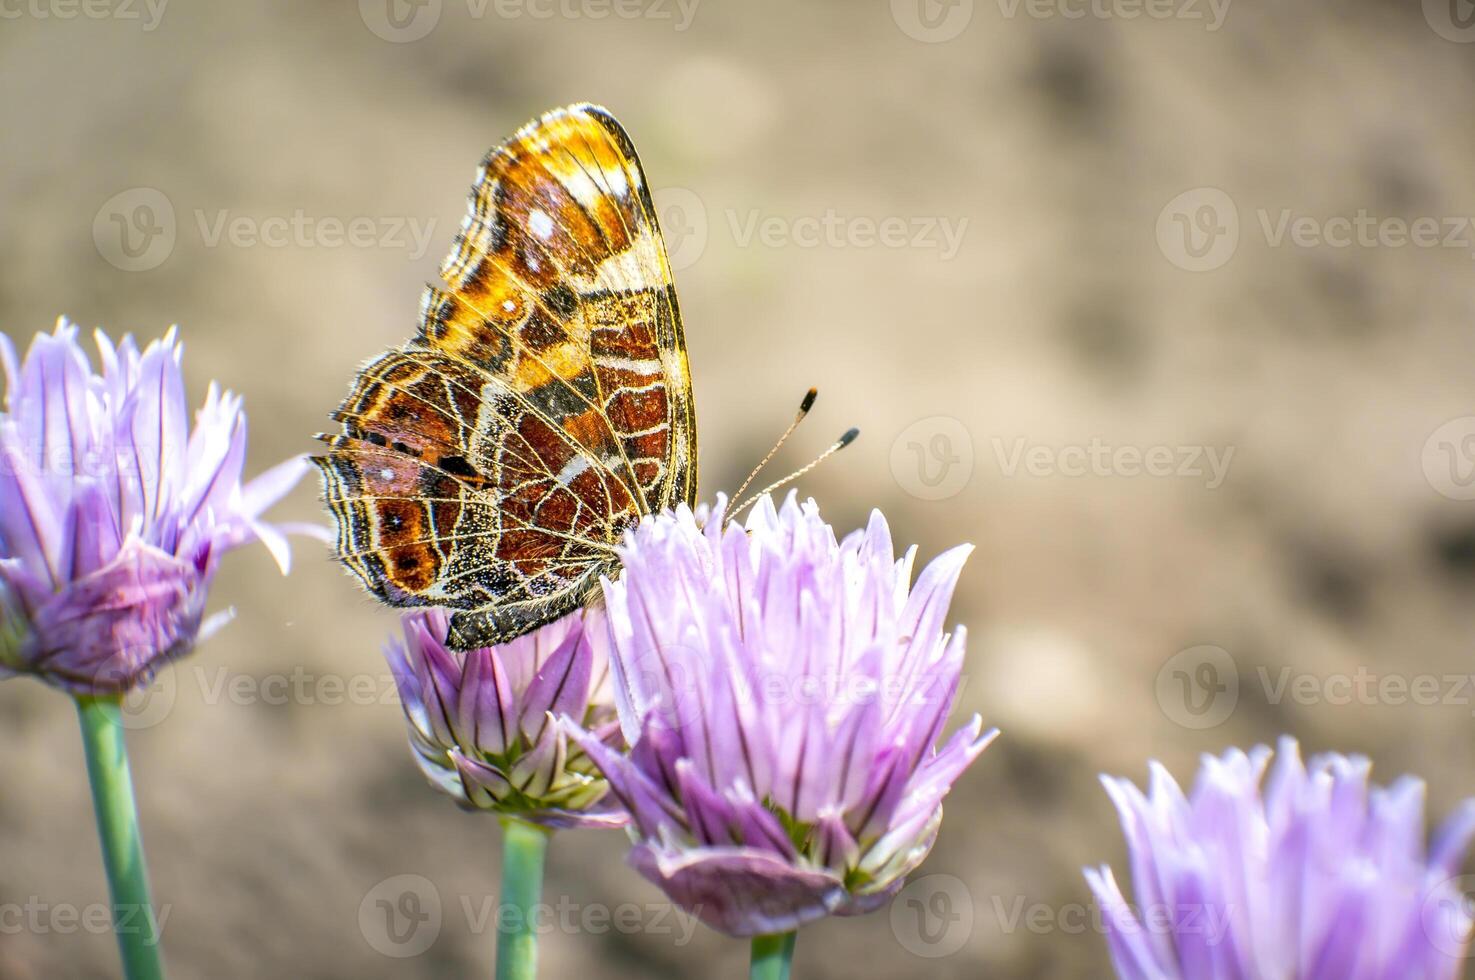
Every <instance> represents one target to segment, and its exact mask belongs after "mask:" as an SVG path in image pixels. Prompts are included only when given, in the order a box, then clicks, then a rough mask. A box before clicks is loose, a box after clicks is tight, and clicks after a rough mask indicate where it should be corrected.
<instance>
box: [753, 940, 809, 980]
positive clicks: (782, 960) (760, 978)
mask: <svg viewBox="0 0 1475 980" xmlns="http://www.w3.org/2000/svg"><path fill="white" fill-rule="evenodd" d="M798 938H799V934H798V933H797V932H781V933H776V934H775V935H772V936H754V937H753V961H752V965H751V966H750V967H749V968H748V977H749V978H750V980H789V964H790V963H792V962H793V960H794V941H795V940H796V939H798Z"/></svg>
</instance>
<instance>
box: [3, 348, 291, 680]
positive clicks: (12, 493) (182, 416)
mask: <svg viewBox="0 0 1475 980" xmlns="http://www.w3.org/2000/svg"><path fill="white" fill-rule="evenodd" d="M96 340H97V347H98V352H99V355H100V359H101V364H102V371H101V373H95V372H94V371H93V370H92V366H91V364H90V363H89V361H88V358H87V354H86V353H85V352H84V351H83V349H82V347H81V345H80V344H79V343H78V340H77V328H76V327H75V326H73V325H71V324H69V323H67V322H66V321H65V320H62V321H60V322H58V324H57V327H56V331H55V332H54V333H52V334H51V335H49V336H48V335H45V334H38V335H37V336H36V338H35V339H34V340H33V341H32V342H31V347H30V350H29V351H28V352H27V353H26V357H25V360H24V361H20V360H19V359H18V358H17V357H16V352H15V348H14V347H13V346H12V345H11V343H10V341H9V339H7V338H6V337H5V336H3V335H0V366H3V368H4V372H5V383H6V399H5V411H4V412H3V413H0V677H3V676H10V675H13V674H18V673H29V674H34V675H36V676H38V677H40V678H41V679H42V680H44V681H46V682H48V683H50V684H53V685H56V686H58V687H61V688H63V689H65V690H67V691H70V692H72V693H74V694H109V693H118V692H122V691H126V690H128V689H130V688H132V687H134V686H136V685H139V684H142V683H146V682H147V680H148V679H149V677H150V676H151V675H152V673H153V671H154V670H155V669H156V668H157V667H158V666H159V665H160V664H161V663H162V662H165V661H168V660H172V659H175V658H177V657H180V656H183V655H184V654H185V653H187V652H188V651H189V649H190V647H191V646H192V645H193V643H194V641H195V639H196V638H197V636H198V635H199V633H200V631H201V619H202V616H203V612H204V607H205V597H206V593H207V591H208V590H209V586H210V580H211V577H212V576H213V575H214V573H215V568H216V565H217V563H218V562H219V559H220V556H221V555H222V554H223V553H225V552H226V551H228V550H229V549H231V548H234V547H237V546H239V545H242V544H245V543H247V542H249V541H252V540H259V541H261V542H262V543H264V544H265V545H266V546H267V548H268V549H270V551H271V553H272V555H273V556H275V558H276V559H277V562H278V563H279V564H280V565H281V567H282V571H283V572H285V571H286V570H287V565H288V560H289V557H290V553H289V550H288V547H287V543H286V540H285V538H284V537H283V535H282V529H280V528H276V527H273V526H271V525H269V524H266V523H264V522H262V520H261V514H262V512H263V511H265V510H266V509H267V508H268V507H269V506H271V504H273V503H275V502H276V501H277V500H278V499H280V498H281V497H282V496H283V495H284V494H285V493H286V492H287V491H288V490H290V489H291V488H292V486H293V485H294V484H295V483H296V482H297V480H298V479H299V478H300V477H301V476H302V474H303V473H304V472H306V470H307V467H308V464H307V461H306V460H305V459H303V458H300V457H299V458H294V459H291V460H288V461H287V462H285V463H282V464H281V465H279V466H277V467H275V468H274V469H271V470H268V471H267V472H266V473H264V474H262V475H261V476H259V477H257V478H256V479H255V480H252V481H251V482H250V483H247V484H245V485H244V486H242V484H241V469H242V464H243V463H244V461H245V455H246V416H245V413H244V412H242V410H241V401H240V399H239V398H237V397H236V396H234V395H232V394H229V393H223V392H221V391H220V390H219V389H218V388H216V387H215V385H214V384H212V385H211V386H210V390H209V393H208V394H207V395H206V397H205V404H204V407H202V408H201V409H200V411H199V412H198V414H197V415H196V417H195V425H194V429H193V431H191V430H190V425H189V413H188V409H187V407H186V403H185V392H184V375H183V374H182V373H181V371H180V366H179V363H180V353H181V348H180V345H179V342H178V340H177V339H176V337H175V331H174V330H173V329H171V330H170V331H169V333H168V334H167V335H166V336H165V337H164V339H163V340H161V341H155V342H154V343H151V344H149V346H148V347H147V348H146V349H145V350H144V351H143V352H142V353H139V350H138V348H137V347H136V346H135V345H134V343H133V340H132V338H130V337H124V338H123V341H122V343H120V344H118V345H117V346H116V347H115V346H114V345H113V344H112V342H111V341H109V340H108V338H107V337H106V336H104V335H103V334H102V333H101V332H100V331H99V332H98V333H97V335H96Z"/></svg>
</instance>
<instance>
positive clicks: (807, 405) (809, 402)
mask: <svg viewBox="0 0 1475 980" xmlns="http://www.w3.org/2000/svg"><path fill="white" fill-rule="evenodd" d="M818 397H819V389H818V388H810V389H809V390H808V391H806V392H805V393H804V400H803V401H801V402H800V403H799V414H800V415H801V416H802V415H804V414H805V413H806V412H808V411H809V410H810V409H811V408H813V407H814V400H815V399H816V398H818Z"/></svg>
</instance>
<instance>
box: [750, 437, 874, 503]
mask: <svg viewBox="0 0 1475 980" xmlns="http://www.w3.org/2000/svg"><path fill="white" fill-rule="evenodd" d="M858 435H860V430H859V429H851V430H850V431H848V432H846V433H845V434H844V435H843V436H841V437H840V438H839V439H836V440H835V444H834V445H833V446H831V447H830V448H829V449H826V450H825V451H824V452H822V453H820V454H819V455H818V456H816V457H814V459H813V460H812V461H811V462H809V463H808V464H807V465H805V466H801V467H799V469H797V470H795V471H794V472H792V473H790V474H789V475H788V476H786V477H784V478H783V479H782V480H778V481H775V482H773V483H770V484H769V485H768V486H766V487H764V488H763V489H762V490H759V491H758V492H757V493H755V494H753V496H751V497H749V498H748V499H747V500H744V501H743V502H742V503H740V504H738V505H737V506H736V507H734V508H732V509H731V510H729V511H728V512H727V520H732V519H733V518H734V517H736V516H737V515H738V514H740V513H742V512H743V511H745V510H747V509H748V508H749V507H751V506H752V505H753V504H754V503H756V502H757V501H758V500H760V499H761V498H762V497H763V495H764V494H766V493H773V491H775V490H777V489H778V488H779V487H782V486H786V485H788V484H790V483H793V482H794V481H795V480H797V479H799V477H801V476H803V475H804V474H805V473H808V472H809V471H810V470H812V469H814V468H815V467H816V466H818V465H819V464H820V463H823V462H824V461H825V460H827V459H829V458H830V457H831V456H833V455H835V454H836V453H838V452H839V451H840V450H842V449H844V448H845V447H846V446H848V445H850V444H851V443H852V442H854V441H855V437H856V436H858ZM733 496H736V494H734V495H733Z"/></svg>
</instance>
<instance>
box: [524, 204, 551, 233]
mask: <svg viewBox="0 0 1475 980" xmlns="http://www.w3.org/2000/svg"><path fill="white" fill-rule="evenodd" d="M528 230H529V231H531V232H532V233H533V234H534V235H537V236H538V237H539V238H541V239H544V240H545V241H546V240H547V239H548V238H550V237H552V235H553V219H552V218H550V217H548V213H547V212H546V211H539V210H538V209H536V208H534V209H533V210H532V211H530V212H528Z"/></svg>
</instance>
